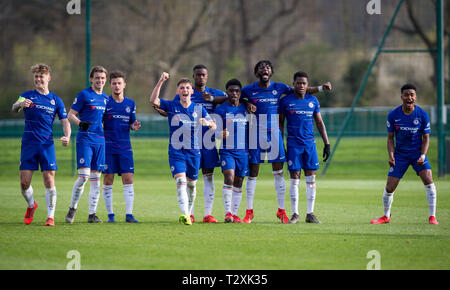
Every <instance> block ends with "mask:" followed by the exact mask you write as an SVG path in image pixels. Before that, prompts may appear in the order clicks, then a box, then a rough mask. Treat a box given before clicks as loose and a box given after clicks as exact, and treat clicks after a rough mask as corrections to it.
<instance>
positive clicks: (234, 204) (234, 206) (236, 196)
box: [231, 186, 242, 215]
mask: <svg viewBox="0 0 450 290" xmlns="http://www.w3.org/2000/svg"><path fill="white" fill-rule="evenodd" d="M241 200H242V188H238V187H234V186H233V193H232V195H231V214H232V215H237V213H238V210H239V206H240V205H241Z"/></svg>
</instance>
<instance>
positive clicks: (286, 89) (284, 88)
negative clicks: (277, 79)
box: [280, 83, 292, 94]
mask: <svg viewBox="0 0 450 290" xmlns="http://www.w3.org/2000/svg"><path fill="white" fill-rule="evenodd" d="M280 87H281V88H280V91H281V92H282V93H281V94H289V93H291V92H292V88H291V87H290V86H288V85H286V84H283V83H280Z"/></svg>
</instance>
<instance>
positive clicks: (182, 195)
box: [150, 73, 216, 225]
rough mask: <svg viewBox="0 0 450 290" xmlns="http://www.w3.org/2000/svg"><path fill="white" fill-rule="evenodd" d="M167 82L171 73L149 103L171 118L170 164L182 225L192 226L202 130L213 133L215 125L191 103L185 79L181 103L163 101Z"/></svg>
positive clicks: (180, 83) (180, 87) (189, 86)
mask: <svg viewBox="0 0 450 290" xmlns="http://www.w3.org/2000/svg"><path fill="white" fill-rule="evenodd" d="M168 79H169V74H168V73H163V74H162V75H161V78H160V79H159V81H158V83H157V84H156V86H155V88H154V89H153V91H152V94H151V96H150V103H151V104H152V105H155V106H157V107H158V108H161V109H162V110H163V111H165V112H167V114H168V120H169V126H170V143H169V164H170V170H171V171H172V176H173V177H174V179H175V180H176V183H177V199H178V204H179V206H180V209H181V212H182V215H181V216H180V218H179V221H180V223H183V224H185V225H192V220H191V217H190V215H191V213H192V206H193V204H194V199H195V194H193V193H192V192H193V191H194V190H195V186H196V182H197V179H198V170H199V167H200V148H201V145H202V144H201V143H202V140H201V139H202V131H201V130H202V127H201V126H207V127H209V128H210V129H211V130H213V131H214V130H215V129H216V124H215V123H214V121H213V120H212V119H211V117H210V116H209V114H208V113H207V112H206V109H205V108H204V107H203V106H200V105H197V104H196V103H194V102H191V95H192V94H193V93H194V90H193V89H192V82H191V81H190V80H189V79H185V78H183V79H180V80H179V81H178V83H177V91H176V93H177V94H178V95H179V96H180V99H179V100H178V101H177V100H172V101H167V100H162V99H160V98H159V93H160V90H161V86H162V85H163V83H164V82H165V81H167V80H168ZM199 125H201V126H199ZM181 140H182V141H181ZM188 192H189V194H188Z"/></svg>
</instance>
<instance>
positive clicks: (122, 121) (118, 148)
mask: <svg viewBox="0 0 450 290" xmlns="http://www.w3.org/2000/svg"><path fill="white" fill-rule="evenodd" d="M134 121H136V104H135V102H134V101H133V100H131V99H129V98H127V97H125V98H124V99H123V101H122V102H120V103H117V102H116V101H115V100H114V98H113V97H112V96H110V97H109V100H108V102H107V103H106V111H105V114H104V115H103V130H104V134H105V145H106V151H108V152H111V153H115V154H116V153H122V152H124V151H130V150H131V141H130V126H131V124H133V123H134Z"/></svg>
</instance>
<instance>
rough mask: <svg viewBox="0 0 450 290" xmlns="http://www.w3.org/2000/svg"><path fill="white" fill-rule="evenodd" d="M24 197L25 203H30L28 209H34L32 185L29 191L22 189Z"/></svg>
mask: <svg viewBox="0 0 450 290" xmlns="http://www.w3.org/2000/svg"><path fill="white" fill-rule="evenodd" d="M22 195H23V197H24V198H25V201H26V202H27V203H28V207H34V198H33V187H32V186H31V185H30V187H28V189H25V190H23V189H22Z"/></svg>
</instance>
